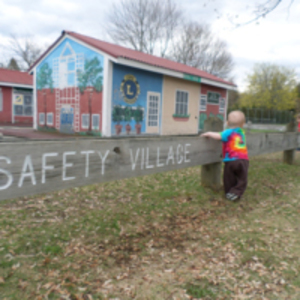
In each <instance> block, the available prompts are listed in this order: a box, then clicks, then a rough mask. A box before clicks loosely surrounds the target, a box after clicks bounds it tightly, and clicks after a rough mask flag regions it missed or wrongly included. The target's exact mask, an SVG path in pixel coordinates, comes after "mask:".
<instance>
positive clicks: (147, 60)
mask: <svg viewBox="0 0 300 300" xmlns="http://www.w3.org/2000/svg"><path fill="white" fill-rule="evenodd" d="M64 35H69V36H71V37H74V38H75V39H77V40H80V41H82V42H84V43H85V44H87V45H90V46H92V47H94V48H96V49H98V50H100V51H103V52H105V53H107V54H109V55H110V56H112V57H114V58H126V59H129V60H133V61H138V62H141V63H144V64H148V65H151V66H155V67H160V68H164V69H168V70H172V71H176V72H180V73H185V74H189V75H194V76H199V77H202V78H205V79H208V80H212V81H216V82H219V83H223V84H227V85H231V86H235V84H233V83H232V82H229V81H226V80H223V79H221V78H219V77H216V76H213V75H211V74H209V73H207V72H204V71H201V70H199V69H197V68H193V67H189V66H187V65H184V64H181V63H177V62H174V61H172V60H169V59H166V58H162V57H158V56H154V55H151V54H147V53H143V52H140V51H137V50H132V49H129V48H125V47H122V46H119V45H115V44H111V43H108V42H104V41H101V40H98V39H95V38H92V37H88V36H85V35H82V34H79V33H76V32H72V31H63V32H62V35H61V37H60V38H59V39H57V40H56V41H55V42H54V43H53V44H52V45H51V46H50V47H49V49H48V50H47V51H46V52H45V53H44V54H43V55H42V56H41V57H40V58H39V59H38V60H37V61H36V62H35V64H34V65H33V66H31V68H30V70H31V69H32V68H33V67H34V66H35V65H36V64H37V63H38V62H39V61H40V60H42V58H43V57H45V56H46V55H47V53H48V52H50V50H51V49H53V47H55V45H56V43H57V42H58V41H59V40H60V39H61V38H63V37H64Z"/></svg>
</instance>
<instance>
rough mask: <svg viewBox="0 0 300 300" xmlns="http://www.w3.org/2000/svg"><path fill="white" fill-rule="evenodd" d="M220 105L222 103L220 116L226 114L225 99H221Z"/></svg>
mask: <svg viewBox="0 0 300 300" xmlns="http://www.w3.org/2000/svg"><path fill="white" fill-rule="evenodd" d="M219 103H220V105H219V114H223V113H224V112H225V106H226V102H225V98H223V97H221V98H220V101H219ZM221 103H222V105H221Z"/></svg>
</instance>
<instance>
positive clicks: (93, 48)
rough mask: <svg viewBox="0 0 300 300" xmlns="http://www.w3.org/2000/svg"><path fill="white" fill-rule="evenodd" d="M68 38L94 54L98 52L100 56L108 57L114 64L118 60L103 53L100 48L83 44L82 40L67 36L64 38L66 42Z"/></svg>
mask: <svg viewBox="0 0 300 300" xmlns="http://www.w3.org/2000/svg"><path fill="white" fill-rule="evenodd" d="M66 38H68V39H70V40H72V41H74V42H76V43H78V44H80V45H82V46H84V47H86V48H90V49H91V50H93V51H94V52H96V53H98V54H101V55H102V56H106V57H108V58H109V59H110V60H111V61H113V62H117V60H116V59H115V58H114V57H113V56H111V55H109V54H107V53H106V52H103V51H101V50H99V49H98V48H95V47H93V46H91V45H90V44H87V43H85V42H83V41H81V40H79V39H77V38H75V37H73V36H71V35H68V34H66V35H65V36H64V39H63V40H65V39H66Z"/></svg>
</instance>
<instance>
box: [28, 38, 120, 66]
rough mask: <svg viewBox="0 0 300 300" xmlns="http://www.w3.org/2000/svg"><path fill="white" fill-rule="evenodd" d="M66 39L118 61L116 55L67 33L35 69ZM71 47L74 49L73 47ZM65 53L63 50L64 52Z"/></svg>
mask: <svg viewBox="0 0 300 300" xmlns="http://www.w3.org/2000/svg"><path fill="white" fill-rule="evenodd" d="M66 39H70V40H72V41H74V42H76V43H78V44H80V45H82V46H84V47H86V48H89V49H91V50H93V51H94V52H96V53H98V54H100V55H102V56H106V57H108V58H109V59H110V60H112V61H116V59H115V58H114V57H112V56H110V55H109V54H107V53H106V52H103V51H100V50H99V49H97V48H95V47H92V46H90V45H89V44H86V43H84V42H82V41H81V40H78V39H76V38H74V37H72V36H70V35H68V34H65V35H64V36H63V38H62V39H61V40H60V41H58V42H57V43H56V44H55V45H53V48H52V49H51V50H50V51H49V52H48V53H47V54H46V55H45V56H44V57H43V58H42V59H41V61H39V62H38V63H37V64H36V65H35V66H34V69H36V68H37V67H38V66H39V65H40V64H41V63H42V62H43V61H44V60H45V59H46V58H47V57H48V56H49V55H50V54H51V53H52V52H53V51H55V49H56V48H57V47H58V46H59V45H60V44H61V43H63V42H64V41H65V40H66ZM71 49H72V47H71ZM62 53H63V52H62ZM32 71H33V69H32V70H30V72H32Z"/></svg>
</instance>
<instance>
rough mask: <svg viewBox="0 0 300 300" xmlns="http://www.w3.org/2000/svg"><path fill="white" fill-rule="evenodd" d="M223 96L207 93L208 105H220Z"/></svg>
mask: <svg viewBox="0 0 300 300" xmlns="http://www.w3.org/2000/svg"><path fill="white" fill-rule="evenodd" d="M220 97H221V95H220V94H219V93H215V92H207V103H209V104H217V105H218V104H219V101H220Z"/></svg>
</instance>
